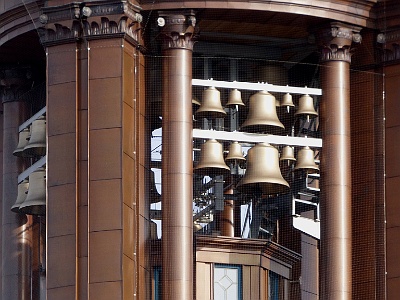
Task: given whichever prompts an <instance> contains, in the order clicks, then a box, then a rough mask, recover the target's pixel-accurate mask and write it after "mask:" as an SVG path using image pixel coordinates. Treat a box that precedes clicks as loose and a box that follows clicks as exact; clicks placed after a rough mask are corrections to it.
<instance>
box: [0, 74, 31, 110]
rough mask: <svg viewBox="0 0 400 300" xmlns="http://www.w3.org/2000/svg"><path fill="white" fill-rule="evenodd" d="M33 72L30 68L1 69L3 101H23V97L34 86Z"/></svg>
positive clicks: (0, 78)
mask: <svg viewBox="0 0 400 300" xmlns="http://www.w3.org/2000/svg"><path fill="white" fill-rule="evenodd" d="M32 81H33V80H32V71H31V69H30V68H29V67H25V68H10V69H0V91H1V93H0V97H1V101H2V102H3V103H4V102H11V101H21V100H23V99H22V95H23V94H25V93H26V92H27V91H29V89H30V87H31V85H32Z"/></svg>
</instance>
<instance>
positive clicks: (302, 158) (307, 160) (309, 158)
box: [294, 146, 319, 172]
mask: <svg viewBox="0 0 400 300" xmlns="http://www.w3.org/2000/svg"><path fill="white" fill-rule="evenodd" d="M294 169H295V170H305V171H307V172H312V171H319V168H318V166H317V165H316V163H315V160H314V151H313V150H312V149H310V147H308V146H306V147H303V148H302V149H300V151H299V153H297V164H296V167H295V168H294Z"/></svg>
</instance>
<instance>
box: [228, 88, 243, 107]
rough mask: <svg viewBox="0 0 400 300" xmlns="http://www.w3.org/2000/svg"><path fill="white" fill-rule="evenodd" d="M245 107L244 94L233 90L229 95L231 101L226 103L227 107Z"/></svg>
mask: <svg viewBox="0 0 400 300" xmlns="http://www.w3.org/2000/svg"><path fill="white" fill-rule="evenodd" d="M235 105H239V106H244V103H243V100H242V93H241V92H240V91H239V90H238V89H233V90H231V92H230V93H229V99H228V102H227V103H226V106H235Z"/></svg>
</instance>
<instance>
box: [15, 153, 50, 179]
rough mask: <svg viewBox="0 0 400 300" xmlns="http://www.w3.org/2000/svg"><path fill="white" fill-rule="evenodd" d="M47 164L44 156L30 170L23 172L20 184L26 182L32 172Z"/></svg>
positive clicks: (19, 176) (20, 176)
mask: <svg viewBox="0 0 400 300" xmlns="http://www.w3.org/2000/svg"><path fill="white" fill-rule="evenodd" d="M45 164H46V156H43V157H42V158H41V159H39V160H38V161H37V162H35V163H34V164H33V165H31V166H30V167H29V168H28V169H26V170H25V171H23V172H22V173H21V174H19V175H18V183H21V182H22V181H24V179H26V178H28V177H29V175H31V173H32V172H34V171H36V170H37V169H38V168H40V167H43V166H44V165H45Z"/></svg>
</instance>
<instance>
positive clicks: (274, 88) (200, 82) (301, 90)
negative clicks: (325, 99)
mask: <svg viewBox="0 0 400 300" xmlns="http://www.w3.org/2000/svg"><path fill="white" fill-rule="evenodd" d="M192 85H196V86H213V87H216V88H217V87H219V88H227V89H238V90H252V91H268V92H278V93H290V94H301V95H306V94H308V95H317V96H319V95H322V90H321V89H316V88H308V87H294V86H283V85H273V84H268V83H252V82H238V81H233V82H228V81H218V80H213V79H210V80H204V79H192Z"/></svg>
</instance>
